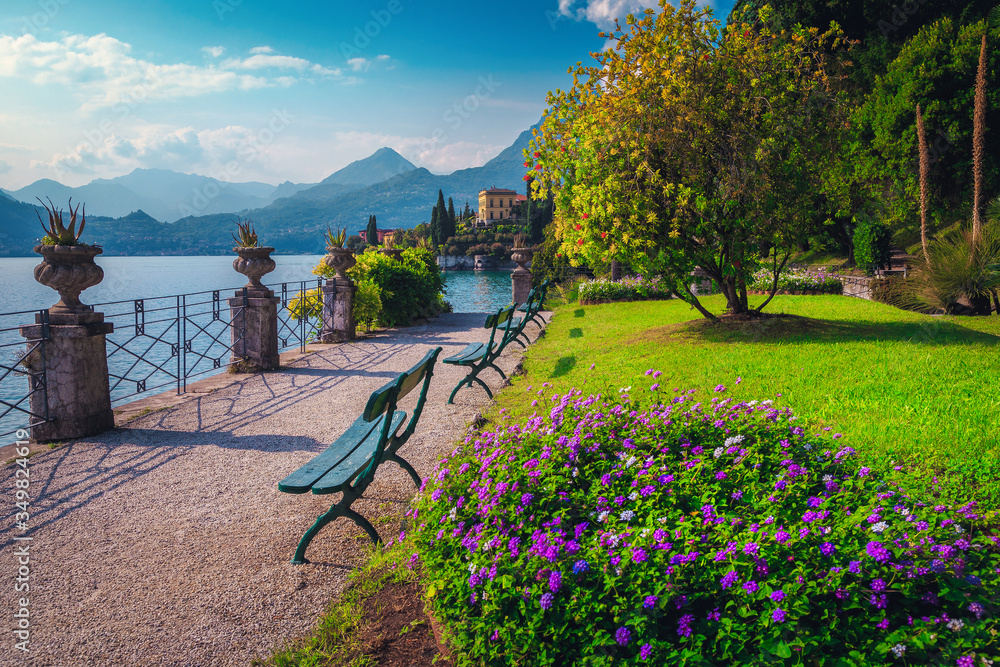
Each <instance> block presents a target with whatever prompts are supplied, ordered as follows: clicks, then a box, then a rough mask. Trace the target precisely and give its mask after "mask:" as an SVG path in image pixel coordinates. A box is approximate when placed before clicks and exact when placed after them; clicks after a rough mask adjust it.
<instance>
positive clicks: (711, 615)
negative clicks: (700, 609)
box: [708, 607, 722, 621]
mask: <svg viewBox="0 0 1000 667" xmlns="http://www.w3.org/2000/svg"><path fill="white" fill-rule="evenodd" d="M720 618H722V612H720V611H719V608H718V607H716V608H715V609H713V610H712V611H710V612H708V620H710V621H717V620H719V619H720Z"/></svg>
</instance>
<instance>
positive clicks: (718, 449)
mask: <svg viewBox="0 0 1000 667" xmlns="http://www.w3.org/2000/svg"><path fill="white" fill-rule="evenodd" d="M727 442H728V440H727ZM725 451H726V448H725V447H716V448H715V451H713V452H712V456H714V457H715V458H719V457H720V456H722V454H723V452H725Z"/></svg>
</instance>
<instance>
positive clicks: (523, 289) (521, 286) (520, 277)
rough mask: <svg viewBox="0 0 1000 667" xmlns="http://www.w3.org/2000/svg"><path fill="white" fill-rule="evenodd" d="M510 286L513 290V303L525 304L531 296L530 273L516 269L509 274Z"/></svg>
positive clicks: (520, 268) (522, 269) (523, 269)
mask: <svg viewBox="0 0 1000 667" xmlns="http://www.w3.org/2000/svg"><path fill="white" fill-rule="evenodd" d="M510 282H511V286H512V287H513V290H514V303H526V302H527V301H528V295H529V294H531V271H528V270H527V269H525V268H522V267H518V268H516V269H514V273H512V274H510Z"/></svg>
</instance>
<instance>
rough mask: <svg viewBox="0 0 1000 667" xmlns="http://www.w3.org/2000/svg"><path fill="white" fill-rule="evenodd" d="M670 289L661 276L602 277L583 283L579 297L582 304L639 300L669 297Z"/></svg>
mask: <svg viewBox="0 0 1000 667" xmlns="http://www.w3.org/2000/svg"><path fill="white" fill-rule="evenodd" d="M669 298H670V290H669V288H667V287H666V286H664V285H663V281H662V279H661V278H660V277H659V276H654V277H652V278H646V277H643V276H626V277H624V278H622V279H621V280H618V281H613V280H608V279H607V278H600V279H598V280H589V281H587V282H585V283H581V284H580V287H579V299H580V303H581V304H582V305H589V304H595V303H608V302H612V301H638V300H642V299H669Z"/></svg>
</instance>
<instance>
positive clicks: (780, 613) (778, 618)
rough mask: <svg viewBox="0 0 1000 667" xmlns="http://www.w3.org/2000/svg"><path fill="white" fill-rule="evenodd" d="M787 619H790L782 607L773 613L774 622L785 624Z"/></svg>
mask: <svg viewBox="0 0 1000 667" xmlns="http://www.w3.org/2000/svg"><path fill="white" fill-rule="evenodd" d="M786 618H788V615H787V614H786V613H785V610H784V609H782V608H781V607H778V608H777V609H775V610H774V611H772V612H771V620H772V621H774V622H775V623H784V622H785V619H786Z"/></svg>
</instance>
